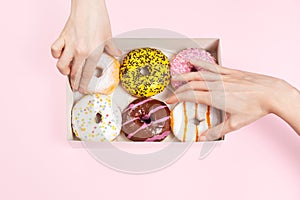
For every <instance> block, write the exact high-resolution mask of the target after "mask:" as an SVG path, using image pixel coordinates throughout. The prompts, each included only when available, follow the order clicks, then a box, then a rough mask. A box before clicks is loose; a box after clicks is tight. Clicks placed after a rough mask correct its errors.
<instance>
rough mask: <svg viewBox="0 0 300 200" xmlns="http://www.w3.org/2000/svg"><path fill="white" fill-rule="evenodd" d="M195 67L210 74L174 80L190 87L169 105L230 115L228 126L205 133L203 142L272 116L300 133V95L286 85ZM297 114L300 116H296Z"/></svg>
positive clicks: (236, 72) (242, 73)
mask: <svg viewBox="0 0 300 200" xmlns="http://www.w3.org/2000/svg"><path fill="white" fill-rule="evenodd" d="M191 64H193V65H196V66H199V67H203V68H204V69H206V71H199V72H191V73H186V74H181V75H178V76H175V77H173V80H176V81H186V82H187V83H186V84H185V85H183V86H181V87H179V88H178V89H177V90H175V93H174V95H172V96H171V97H169V99H167V101H166V102H167V103H170V104H173V103H176V102H178V101H190V102H196V103H202V104H206V105H211V106H213V107H216V108H218V109H221V110H223V111H224V112H225V113H226V118H225V120H224V122H223V123H221V124H219V125H218V126H216V127H213V128H211V129H210V130H207V131H206V132H204V133H203V134H202V136H201V137H200V140H202V141H203V140H216V139H218V138H220V137H221V136H223V135H224V134H226V133H228V132H231V131H234V130H237V129H239V128H241V127H243V126H246V125H248V124H250V123H252V122H254V121H255V120H257V119H259V118H261V117H263V116H265V115H267V114H269V113H275V114H276V115H278V116H280V117H282V118H283V119H284V120H285V121H287V122H288V123H289V124H290V125H291V126H292V127H293V128H294V129H295V131H296V132H298V133H300V126H299V124H300V123H299V121H300V117H299V116H300V114H299V113H300V94H299V91H298V90H296V89H295V88H293V87H292V86H291V85H289V84H288V83H286V82H285V81H283V80H280V79H277V78H274V77H270V76H266V75H261V74H255V73H250V72H245V71H239V70H233V69H229V68H225V67H221V66H219V65H216V64H211V63H207V62H204V61H200V60H197V61H191ZM287 101H289V102H287ZM283 108H284V109H283ZM296 110H297V111H298V114H296V115H295V111H296ZM297 118H298V120H295V119H297Z"/></svg>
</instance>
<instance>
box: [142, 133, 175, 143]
mask: <svg viewBox="0 0 300 200" xmlns="http://www.w3.org/2000/svg"><path fill="white" fill-rule="evenodd" d="M169 134H170V131H165V132H163V133H162V134H160V135H154V136H153V137H151V138H148V139H147V140H145V141H146V142H153V141H155V140H162V139H164V138H165V137H167V136H168V135H169Z"/></svg>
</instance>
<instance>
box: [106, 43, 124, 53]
mask: <svg viewBox="0 0 300 200" xmlns="http://www.w3.org/2000/svg"><path fill="white" fill-rule="evenodd" d="M105 51H106V52H107V53H108V54H110V55H112V56H121V55H122V51H121V50H120V49H118V48H117V47H116V45H115V44H114V42H113V41H112V40H109V41H108V42H107V43H106V46H105Z"/></svg>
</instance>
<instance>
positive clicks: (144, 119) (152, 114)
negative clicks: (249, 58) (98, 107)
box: [121, 98, 171, 142]
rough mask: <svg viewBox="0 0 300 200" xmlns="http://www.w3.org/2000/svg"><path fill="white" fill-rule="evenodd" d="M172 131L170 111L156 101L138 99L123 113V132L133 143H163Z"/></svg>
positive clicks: (163, 104)
mask: <svg viewBox="0 0 300 200" xmlns="http://www.w3.org/2000/svg"><path fill="white" fill-rule="evenodd" d="M170 129H171V127H170V110H169V108H168V106H167V105H166V104H165V103H163V102H161V101H158V100H156V99H151V98H141V99H136V100H134V101H133V102H131V103H130V104H129V105H128V106H127V108H125V110H124V111H123V112H122V129H121V131H122V133H124V134H125V136H126V137H127V138H128V139H130V140H132V141H146V142H154V141H161V140H163V139H165V138H166V137H167V136H168V135H169V134H170Z"/></svg>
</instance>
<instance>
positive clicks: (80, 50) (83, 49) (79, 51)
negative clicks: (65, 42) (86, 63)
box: [75, 45, 89, 57]
mask: <svg viewBox="0 0 300 200" xmlns="http://www.w3.org/2000/svg"><path fill="white" fill-rule="evenodd" d="M88 54H89V51H88V48H87V46H85V45H78V46H77V47H76V48H75V56H81V57H86V56H88Z"/></svg>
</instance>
